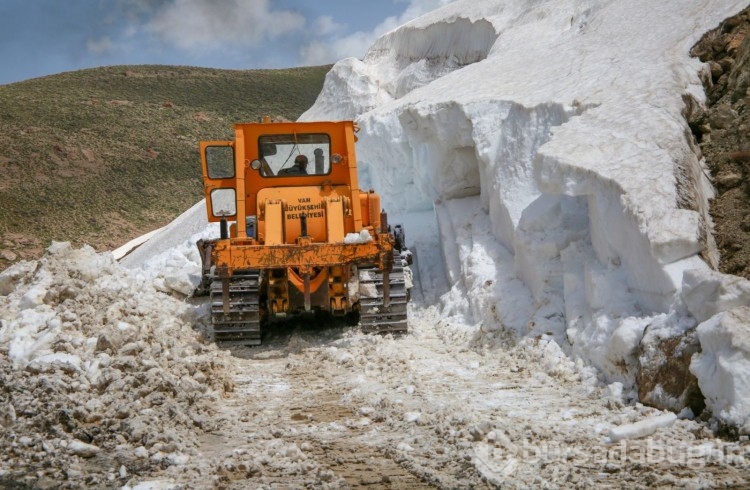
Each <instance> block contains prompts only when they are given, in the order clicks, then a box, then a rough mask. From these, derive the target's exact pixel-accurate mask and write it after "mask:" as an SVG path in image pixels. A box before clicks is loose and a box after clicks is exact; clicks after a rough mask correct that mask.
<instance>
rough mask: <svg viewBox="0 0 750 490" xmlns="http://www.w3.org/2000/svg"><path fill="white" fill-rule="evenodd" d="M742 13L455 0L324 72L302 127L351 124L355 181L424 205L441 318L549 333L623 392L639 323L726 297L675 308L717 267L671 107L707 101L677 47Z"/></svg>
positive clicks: (689, 145)
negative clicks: (438, 271)
mask: <svg viewBox="0 0 750 490" xmlns="http://www.w3.org/2000/svg"><path fill="white" fill-rule="evenodd" d="M743 7H745V4H744V3H743V2H740V1H738V0H725V1H722V2H718V3H717V2H709V1H708V0H701V1H699V2H695V1H692V0H670V1H668V2H661V3H659V4H658V5H655V4H654V3H653V2H649V1H647V0H637V1H634V2H625V3H623V2H614V1H608V2H586V1H584V2H582V1H580V0H564V1H562V2H555V3H554V4H552V2H541V3H540V2H536V3H529V2H525V1H523V0H511V1H500V0H482V1H477V0H458V1H456V2H453V3H451V4H449V5H446V6H445V7H443V8H441V9H438V10H436V11H434V12H432V13H430V14H428V15H425V16H423V17H421V18H418V19H415V20H414V21H412V22H410V23H408V24H406V25H404V26H402V27H400V28H398V29H396V30H394V31H392V32H390V33H388V34H386V35H385V36H383V37H382V38H381V39H380V40H379V41H377V42H376V43H375V45H373V46H372V48H371V49H370V51H369V52H368V54H367V56H366V57H365V58H364V59H363V60H362V61H358V60H351V59H350V60H343V61H341V62H339V63H337V64H336V65H335V66H334V67H333V69H332V70H331V73H330V74H329V75H328V77H327V79H326V84H325V87H324V89H323V91H322V93H321V94H320V96H319V98H318V100H317V102H316V104H315V105H314V106H313V107H312V108H311V109H310V110H309V111H308V112H306V113H305V114H303V116H302V117H301V119H302V120H314V119H347V118H355V119H356V120H357V123H358V124H359V126H360V127H361V131H360V133H359V146H358V159H359V168H360V172H361V174H362V182H363V186H364V187H368V186H371V187H373V188H375V189H377V190H378V191H379V192H380V193H381V194H382V196H383V202H384V203H385V204H386V205H387V206H388V207H389V209H393V208H397V209H400V210H402V211H404V212H411V211H418V210H425V209H429V208H431V207H435V209H436V214H437V217H438V225H437V227H438V230H439V233H440V236H441V237H442V239H443V252H444V262H445V265H446V269H447V274H448V276H449V279H450V281H451V283H452V284H453V290H452V291H451V292H450V293H449V294H448V295H446V296H444V297H443V304H444V312H445V313H446V314H453V315H459V316H460V317H461V318H462V319H465V320H468V321H473V323H474V325H475V328H479V329H481V330H482V331H491V330H493V329H498V328H501V327H502V328H507V329H510V330H513V331H515V332H517V333H518V334H520V335H539V334H541V333H547V332H549V333H550V335H552V337H553V338H555V340H556V341H557V342H559V343H560V345H561V346H563V348H565V349H566V351H567V352H568V353H569V354H570V355H572V356H574V357H581V358H583V359H584V360H585V361H586V362H587V363H591V364H593V365H594V366H596V367H598V368H599V369H601V371H602V373H603V375H604V378H605V381H607V382H620V383H624V385H625V386H626V387H631V386H632V385H633V384H634V380H635V371H636V364H637V359H638V356H637V353H638V348H639V345H640V343H641V340H642V338H643V332H644V330H645V329H646V327H647V326H648V325H649V324H651V323H654V322H658V323H660V324H665V325H667V327H668V326H669V325H670V324H673V325H674V326H675V328H683V327H682V326H684V325H685V324H686V323H691V322H689V321H685V317H686V316H690V315H691V314H697V315H698V317H697V320H698V321H697V322H693V323H694V324H697V323H699V322H701V321H704V320H706V319H707V318H708V317H705V318H704V316H706V315H708V316H710V315H712V314H715V313H717V312H718V311H722V308H724V307H725V306H726V305H727V304H728V303H726V302H725V303H721V302H718V303H715V304H714V306H715V307H716V308H718V311H716V310H711V311H701V312H700V313H698V312H697V311H695V310H696V307H695V305H696V304H697V303H699V302H696V301H693V300H692V299H691V298H690V297H683V296H684V295H685V294H688V295H690V294H692V295H693V297H698V296H701V295H705V294H709V293H710V292H705V291H703V290H704V289H706V288H705V287H703V286H700V285H691V287H690V288H689V291H687V292H686V290H685V289H683V282H684V281H687V282H688V283H690V281H691V279H690V278H691V277H693V278H695V277H701V276H702V275H705V274H707V273H709V266H708V265H707V264H706V262H704V260H703V258H702V257H705V258H706V259H707V260H708V261H709V262H711V263H715V260H716V256H717V251H716V249H715V245H714V243H713V240H712V238H711V234H710V218H709V216H708V213H707V209H708V199H709V198H710V197H711V196H712V187H711V183H710V182H709V180H708V178H707V177H706V175H707V172H706V170H705V168H704V167H705V166H704V164H703V162H702V161H701V160H700V158H699V156H698V154H697V151H696V148H695V146H694V143H693V142H692V136H691V133H690V129H689V128H688V125H687V121H686V120H685V117H684V115H683V113H684V110H685V104H686V101H697V102H698V103H700V102H702V101H703V99H704V95H703V88H702V84H701V76H703V75H702V74H703V73H704V72H705V71H706V68H705V67H704V66H702V65H701V63H700V62H699V61H698V60H696V59H692V58H690V56H689V54H688V53H689V49H690V47H691V46H692V45H693V44H695V42H696V41H697V40H698V39H699V37H700V36H701V35H702V34H703V33H704V32H706V31H708V30H709V29H712V28H714V27H716V26H717V25H718V24H719V22H720V21H722V20H723V19H724V18H726V17H728V16H729V15H732V14H734V13H736V12H738V11H739V10H741V9H742V8H743ZM623 19H628V20H627V22H625V23H624V22H623ZM341 94H345V96H342V95H341ZM467 207H468V208H469V210H468V212H467V209H466V208H467ZM467 217H470V219H467ZM714 280H715V281H716V282H715V284H726V283H727V282H728V281H730V280H731V279H730V278H727V277H726V276H721V275H718V276H717V277H715V278H714ZM711 287H712V288H714V289H717V288H718V289H722V286H711ZM690 291H692V293H690ZM740 296H741V295H740ZM740 296H735V297H740ZM730 303H731V301H730ZM686 304H687V306H688V308H689V309H686V307H685V306H686ZM691 305H692V306H691ZM735 374H736V373H735ZM708 401H709V407H710V408H712V409H714V411H717V410H716V409H717V408H720V406H719V405H715V402H714V401H712V399H711V398H710V397H709V400H708Z"/></svg>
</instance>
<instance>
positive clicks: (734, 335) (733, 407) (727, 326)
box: [690, 307, 750, 434]
mask: <svg viewBox="0 0 750 490" xmlns="http://www.w3.org/2000/svg"><path fill="white" fill-rule="evenodd" d="M698 337H699V339H700V342H701V347H702V348H703V351H702V352H701V353H699V354H696V355H695V356H693V360H692V363H691V365H690V370H691V371H692V372H693V374H695V376H696V377H697V378H698V384H699V385H700V388H701V391H702V392H703V394H704V395H705V396H706V401H707V403H708V404H709V405H710V406H711V407H712V409H713V411H714V413H715V415H716V416H717V417H718V418H719V420H720V421H721V422H723V423H725V424H728V425H731V426H735V427H739V428H741V431H742V432H743V433H745V434H747V433H750V398H748V393H750V308H748V307H741V308H735V309H733V310H729V311H727V312H724V313H719V314H718V315H716V316H714V317H712V318H711V319H710V320H708V321H706V322H704V323H702V324H701V325H700V326H699V327H698Z"/></svg>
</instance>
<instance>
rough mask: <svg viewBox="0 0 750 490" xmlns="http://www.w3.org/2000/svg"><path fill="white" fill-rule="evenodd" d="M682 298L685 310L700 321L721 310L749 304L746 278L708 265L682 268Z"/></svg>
mask: <svg viewBox="0 0 750 490" xmlns="http://www.w3.org/2000/svg"><path fill="white" fill-rule="evenodd" d="M682 298H683V299H684V300H685V305H687V309H688V311H690V313H691V314H692V315H693V316H694V317H695V319H696V320H698V323H702V322H705V321H706V320H708V319H709V318H711V317H712V316H714V315H716V314H717V313H719V312H721V311H726V310H729V309H732V308H734V307H737V306H744V305H750V281H748V280H747V279H744V278H742V277H739V276H734V275H731V274H722V273H720V272H716V271H712V270H709V269H702V268H701V269H691V270H686V271H685V273H684V274H683V276H682Z"/></svg>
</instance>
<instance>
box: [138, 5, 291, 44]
mask: <svg viewBox="0 0 750 490" xmlns="http://www.w3.org/2000/svg"><path fill="white" fill-rule="evenodd" d="M304 25H305V18H304V17H303V16H302V15H300V14H297V13H294V12H289V11H282V10H273V9H272V7H271V5H270V2H269V0H223V1H221V2H215V1H213V0H172V1H169V2H167V3H164V4H163V5H162V6H161V7H160V8H159V9H158V10H157V12H156V14H155V15H154V17H153V18H152V20H151V21H150V22H149V23H148V25H147V30H148V31H150V32H151V33H153V34H155V35H157V36H159V37H160V38H162V39H163V40H164V41H166V42H167V43H169V44H171V45H173V46H175V47H177V48H180V49H184V50H211V49H216V48H219V47H222V46H223V45H226V44H242V45H246V46H257V45H260V44H261V43H262V42H263V41H266V40H268V39H273V38H276V37H279V36H283V35H287V34H289V33H290V32H294V31H298V30H300V29H302V28H303V27H304Z"/></svg>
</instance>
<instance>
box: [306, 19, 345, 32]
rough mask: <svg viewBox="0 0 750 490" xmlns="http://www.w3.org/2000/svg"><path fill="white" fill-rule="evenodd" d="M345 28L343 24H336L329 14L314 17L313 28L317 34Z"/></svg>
mask: <svg viewBox="0 0 750 490" xmlns="http://www.w3.org/2000/svg"><path fill="white" fill-rule="evenodd" d="M344 28H346V25H344V24H337V23H336V22H335V21H334V20H333V17H331V16H330V15H323V16H321V17H318V18H317V19H315V22H314V25H313V30H314V31H315V32H316V33H317V34H324V35H325V34H331V33H332V32H336V31H338V30H342V29H344Z"/></svg>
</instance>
